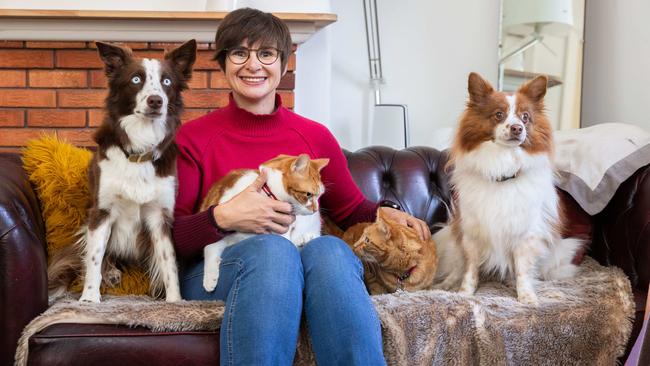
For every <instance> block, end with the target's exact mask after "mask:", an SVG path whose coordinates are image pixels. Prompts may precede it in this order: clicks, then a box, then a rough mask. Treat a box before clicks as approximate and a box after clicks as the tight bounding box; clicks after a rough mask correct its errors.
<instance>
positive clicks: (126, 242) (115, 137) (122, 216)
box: [48, 40, 196, 302]
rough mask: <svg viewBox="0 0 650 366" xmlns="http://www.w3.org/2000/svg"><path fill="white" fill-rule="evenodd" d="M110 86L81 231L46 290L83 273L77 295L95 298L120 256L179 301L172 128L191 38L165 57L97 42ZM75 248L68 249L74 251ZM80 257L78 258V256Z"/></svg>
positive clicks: (57, 261) (115, 277) (191, 55)
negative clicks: (135, 53) (140, 267)
mask: <svg viewBox="0 0 650 366" xmlns="http://www.w3.org/2000/svg"><path fill="white" fill-rule="evenodd" d="M97 50H98V52H99V56H100V57H101V59H102V61H103V62H104V64H105V70H106V76H107V77H108V84H109V92H108V97H107V98H106V117H105V118H104V121H103V123H102V125H101V126H100V127H99V129H98V130H97V132H96V133H95V136H94V137H95V141H96V142H97V152H96V153H95V154H94V157H93V160H92V161H91V163H90V167H89V184H90V192H91V195H92V202H91V207H90V208H89V210H88V219H87V223H86V225H85V226H84V228H83V229H82V230H83V231H85V235H84V236H83V237H82V239H81V240H80V241H79V242H78V243H77V245H74V246H71V250H70V251H67V252H66V253H63V252H62V253H63V254H61V255H58V256H57V257H56V258H54V259H53V260H52V262H51V264H50V267H49V270H48V276H49V281H50V284H49V287H50V290H54V292H56V291H57V290H60V289H61V288H65V287H67V285H68V284H69V279H70V276H69V275H66V274H65V273H66V272H68V273H69V272H70V271H71V270H72V272H75V271H79V270H81V271H82V272H83V273H84V285H83V293H82V295H81V298H80V299H79V300H80V301H84V302H99V301H100V284H101V283H102V278H104V281H105V282H107V283H109V284H111V285H115V284H116V282H119V279H120V274H121V272H120V271H119V270H118V268H117V267H116V263H117V262H122V263H124V262H127V263H128V262H135V263H140V264H142V265H144V266H145V268H147V269H148V271H149V276H150V279H151V292H152V294H159V293H161V291H162V289H163V287H164V290H165V295H166V300H167V301H179V300H180V299H181V297H180V291H179V283H178V270H177V265H176V256H175V253H174V247H173V245H172V239H171V224H172V220H173V216H172V215H173V211H174V203H175V197H176V155H177V147H176V144H175V142H174V136H175V134H176V131H177V129H178V127H179V126H180V113H181V111H182V108H183V102H182V99H181V91H182V90H184V89H186V88H187V81H188V80H189V79H190V77H191V73H192V65H193V64H194V61H195V59H196V42H195V41H194V40H191V41H188V42H186V43H184V44H183V45H181V46H180V47H178V48H176V49H174V50H172V51H171V52H169V53H167V54H165V58H164V60H155V59H148V58H145V59H138V58H135V57H134V56H133V55H132V53H131V51H130V50H129V49H128V48H122V47H118V46H114V45H110V44H106V43H101V42H97ZM71 251H72V252H71ZM82 259H83V260H82Z"/></svg>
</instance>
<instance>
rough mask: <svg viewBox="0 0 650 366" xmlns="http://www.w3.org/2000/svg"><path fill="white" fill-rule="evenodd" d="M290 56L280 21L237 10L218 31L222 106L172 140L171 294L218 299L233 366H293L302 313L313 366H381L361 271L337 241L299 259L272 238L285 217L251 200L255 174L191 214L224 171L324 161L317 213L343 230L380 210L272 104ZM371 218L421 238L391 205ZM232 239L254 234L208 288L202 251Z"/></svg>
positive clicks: (308, 125) (258, 197)
mask: <svg viewBox="0 0 650 366" xmlns="http://www.w3.org/2000/svg"><path fill="white" fill-rule="evenodd" d="M291 47H292V41H291V36H290V34H289V30H288V28H287V26H286V24H285V23H284V22H283V21H281V20H280V19H278V18H277V17H276V16H274V15H272V14H270V13H264V12H261V11H259V10H255V9H250V8H245V9H238V10H235V11H233V12H231V13H229V14H228V15H227V16H226V17H225V18H224V20H223V21H222V23H220V25H219V29H218V31H217V34H216V36H215V48H216V53H215V56H214V60H216V61H217V62H218V63H219V66H220V68H221V70H222V71H223V73H224V75H225V80H226V82H227V84H228V86H229V87H230V88H231V93H230V98H229V104H228V105H227V106H226V107H224V108H221V109H218V110H216V111H214V112H212V113H209V114H207V115H205V116H203V117H200V118H198V119H196V120H193V121H190V122H188V123H186V124H185V125H183V127H181V130H180V131H179V134H178V135H177V143H178V146H179V150H180V153H179V158H178V162H177V165H178V177H179V186H178V196H177V201H176V209H175V222H174V229H173V230H174V239H175V243H176V250H177V253H179V256H180V257H181V260H183V261H184V262H185V263H184V266H183V267H184V269H183V271H182V273H181V278H182V280H181V294H182V296H183V298H185V299H193V300H206V299H209V300H223V301H225V302H226V311H225V317H224V320H223V321H224V324H229V326H228V327H223V328H222V330H223V332H222V333H221V340H222V341H221V343H220V347H221V353H220V357H222V358H224V360H228V361H226V362H230V363H231V364H242V365H251V364H253V365H263V364H291V363H292V360H293V357H294V353H295V350H296V340H297V337H298V329H299V326H300V319H301V317H302V314H303V313H304V315H305V319H306V321H307V323H308V325H309V327H308V329H309V332H310V333H309V334H310V336H311V340H312V344H313V350H314V353H315V355H316V360H317V361H318V363H319V364H324V365H330V364H346V365H368V364H371V365H382V364H385V361H384V357H383V352H382V340H381V328H380V324H379V320H378V318H377V314H376V312H375V310H374V307H373V305H372V303H371V301H370V297H369V295H368V292H367V290H366V288H365V286H364V283H363V268H362V266H361V263H360V262H359V260H358V259H357V257H356V256H355V254H354V253H353V252H352V250H350V248H349V247H348V246H347V244H345V243H344V242H343V241H342V240H340V239H338V238H335V237H331V236H320V237H318V238H315V239H312V240H309V241H307V242H306V243H305V244H304V246H303V247H302V249H301V250H298V249H297V248H296V247H295V246H294V245H293V243H291V242H290V241H289V240H287V239H286V238H284V237H282V236H280V235H277V234H285V233H287V232H288V228H289V226H290V225H291V224H292V223H293V222H294V220H295V216H294V214H295V213H294V212H293V211H292V206H291V204H289V203H288V202H285V201H277V200H275V199H273V198H271V197H269V196H267V195H265V194H263V193H261V190H262V188H263V187H264V186H266V177H265V176H264V175H260V177H258V178H256V179H255V181H254V182H252V183H250V182H248V183H247V184H248V186H247V187H244V189H243V190H242V191H239V192H240V193H238V194H236V195H234V196H233V197H232V198H231V199H230V200H227V201H225V202H220V203H219V204H218V205H213V206H209V207H207V209H206V208H205V207H202V209H197V208H198V207H199V205H200V203H201V202H202V201H203V199H204V197H205V196H206V195H207V194H208V190H209V188H210V187H211V186H212V185H213V184H214V183H215V182H216V181H219V180H221V179H222V178H223V177H224V176H226V175H227V174H228V173H230V172H231V171H233V170H238V169H256V168H258V167H259V166H260V164H261V163H263V162H264V161H267V160H269V159H271V158H274V157H276V156H278V155H281V154H286V155H294V156H299V155H304V156H308V157H309V158H310V159H312V160H316V159H329V164H328V165H327V166H326V167H325V168H323V169H322V171H321V178H322V182H323V185H324V186H325V187H327V190H326V191H325V193H324V194H323V195H322V196H321V199H320V207H322V208H323V210H324V212H327V213H328V215H329V216H330V218H331V219H332V220H333V221H334V222H335V223H336V224H338V225H339V226H340V227H342V228H347V227H349V226H350V225H353V224H356V223H359V222H364V221H365V222H367V221H374V219H375V215H376V212H377V209H378V207H379V206H378V204H377V203H375V202H370V201H368V200H366V199H365V197H364V196H363V194H362V193H361V191H360V190H359V188H358V187H357V186H356V185H355V183H354V181H353V180H352V177H351V175H350V172H349V170H348V167H347V162H346V159H345V157H344V156H343V153H342V150H341V147H340V146H339V144H338V142H337V141H336V139H334V137H333V136H332V134H331V133H330V132H329V131H328V130H327V128H325V127H324V126H323V125H321V124H319V123H317V122H314V121H311V120H308V119H306V118H304V117H302V116H299V115H297V114H295V113H293V112H292V111H291V110H289V109H287V108H286V107H284V106H283V105H282V98H281V97H280V96H279V95H278V93H277V88H278V85H279V83H280V79H281V78H282V75H283V74H284V73H285V72H286V71H287V65H288V60H289V57H290V56H291ZM273 179H274V178H273V176H271V177H270V178H269V186H271V185H272V183H273V181H272V180H273ZM275 183H277V182H275ZM380 210H382V212H383V213H384V214H385V215H386V216H388V217H392V218H393V220H394V221H395V222H397V223H399V224H402V225H409V226H411V227H413V228H414V229H415V230H416V231H417V232H418V234H419V235H421V236H422V237H423V238H425V239H426V238H429V237H430V233H429V230H428V228H427V226H426V224H425V223H424V222H423V221H421V220H419V219H416V218H414V217H412V216H410V215H408V214H406V213H404V212H402V211H399V210H396V209H393V208H388V207H382V208H380ZM233 232H238V233H249V234H264V235H254V236H252V237H249V238H247V239H244V240H241V241H239V242H237V243H234V244H233V245H231V246H228V247H227V248H225V249H224V251H223V253H221V255H220V257H221V262H220V263H221V265H220V267H219V279H218V282H217V283H216V287H215V288H214V290H212V291H206V290H205V288H204V287H203V277H204V273H203V272H204V270H203V269H204V268H205V261H204V260H203V258H201V254H202V253H203V251H204V248H205V247H206V246H208V245H209V244H212V243H216V242H219V241H220V240H221V239H223V238H224V237H225V236H226V235H232V233H233ZM269 233H270V234H269ZM208 259H209V257H208V256H207V255H206V259H205V260H208ZM213 264H214V263H213ZM333 271H334V272H335V273H337V276H336V277H334V278H332V276H331V273H333ZM337 299H345V301H342V302H341V301H337ZM332 301H335V302H336V303H337V306H331V303H332ZM268 314H271V315H270V316H269V315H268ZM332 319H337V321H336V322H333V321H331V320H332Z"/></svg>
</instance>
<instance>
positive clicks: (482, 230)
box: [434, 73, 581, 304]
mask: <svg viewBox="0 0 650 366" xmlns="http://www.w3.org/2000/svg"><path fill="white" fill-rule="evenodd" d="M547 80H548V79H547V78H546V77H545V76H539V77H537V78H535V79H533V80H531V81H529V82H527V83H526V84H524V85H523V86H521V87H520V88H519V90H517V92H516V93H514V94H507V93H502V92H497V91H495V90H494V89H493V88H492V86H491V85H490V84H489V83H488V82H487V81H485V80H484V79H483V78H481V77H480V76H479V75H478V74H475V73H471V74H470V75H469V82H468V89H469V102H468V103H467V108H466V110H465V112H464V114H463V115H462V117H461V120H460V125H459V127H458V130H457V133H456V137H455V140H454V143H453V146H452V150H451V160H450V163H451V165H452V166H453V173H452V175H451V184H452V186H453V190H454V205H453V206H454V212H453V215H452V220H451V224H450V226H447V227H445V228H443V229H442V230H441V231H440V232H439V233H437V234H436V236H435V237H434V240H437V241H439V245H440V246H441V248H440V249H442V250H441V252H442V253H441V262H442V263H441V267H442V268H441V269H440V272H439V274H438V277H439V278H440V277H442V278H444V280H443V282H442V284H439V285H437V286H436V287H438V288H443V289H445V288H446V289H448V288H453V287H455V286H456V285H457V284H458V282H460V281H461V279H462V284H461V286H460V290H461V292H463V293H465V294H473V293H474V292H475V291H476V288H477V286H478V280H479V273H480V272H481V273H487V274H494V275H497V276H498V277H499V278H501V279H507V278H508V279H514V280H515V283H516V286H517V297H518V299H519V301H520V302H522V303H527V304H537V302H538V299H537V295H536V292H535V287H534V284H535V281H536V280H537V279H538V278H539V277H541V278H543V279H556V278H565V277H569V276H572V275H573V274H574V273H575V272H576V269H577V267H576V266H575V265H573V264H572V263H571V261H572V259H573V257H574V255H575V253H576V251H577V250H578V249H579V247H580V245H581V242H580V241H579V240H577V239H562V238H561V236H560V232H561V225H562V224H561V215H560V207H559V198H558V195H557V192H556V191H555V186H554V173H553V163H552V159H553V139H552V138H553V137H552V135H553V131H552V128H551V125H550V123H549V121H548V119H547V117H546V115H545V114H544V95H545V94H546V87H547ZM454 248H455V249H456V250H454ZM458 249H460V250H458ZM463 268H464V272H463Z"/></svg>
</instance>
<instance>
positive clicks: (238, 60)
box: [225, 47, 280, 65]
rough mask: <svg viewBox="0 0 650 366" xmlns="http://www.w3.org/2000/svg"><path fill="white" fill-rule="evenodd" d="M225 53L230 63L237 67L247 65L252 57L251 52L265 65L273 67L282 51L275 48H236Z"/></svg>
mask: <svg viewBox="0 0 650 366" xmlns="http://www.w3.org/2000/svg"><path fill="white" fill-rule="evenodd" d="M225 51H226V55H227V56H228V59H229V60H230V62H232V63H233V64H235V65H241V64H243V63H246V61H248V58H249V57H251V52H255V54H256V55H257V59H258V60H259V61H260V62H261V63H263V64H264V65H271V64H272V63H274V62H275V61H276V60H277V59H278V56H280V50H278V49H277V48H274V47H261V48H258V49H255V48H246V47H235V48H230V49H227V50H225Z"/></svg>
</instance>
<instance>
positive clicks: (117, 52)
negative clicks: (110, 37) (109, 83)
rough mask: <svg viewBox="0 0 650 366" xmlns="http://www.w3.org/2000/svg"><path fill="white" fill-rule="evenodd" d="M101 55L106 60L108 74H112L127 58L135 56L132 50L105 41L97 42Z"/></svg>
mask: <svg viewBox="0 0 650 366" xmlns="http://www.w3.org/2000/svg"><path fill="white" fill-rule="evenodd" d="M95 45H97V52H99V57H100V58H101V59H102V61H104V65H105V70H106V75H107V76H111V75H113V74H114V73H115V71H117V70H119V69H120V68H121V67H122V66H124V64H126V60H127V59H129V58H131V57H133V54H132V53H131V50H130V49H128V48H123V47H119V46H115V45H112V44H108V43H104V42H95Z"/></svg>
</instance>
